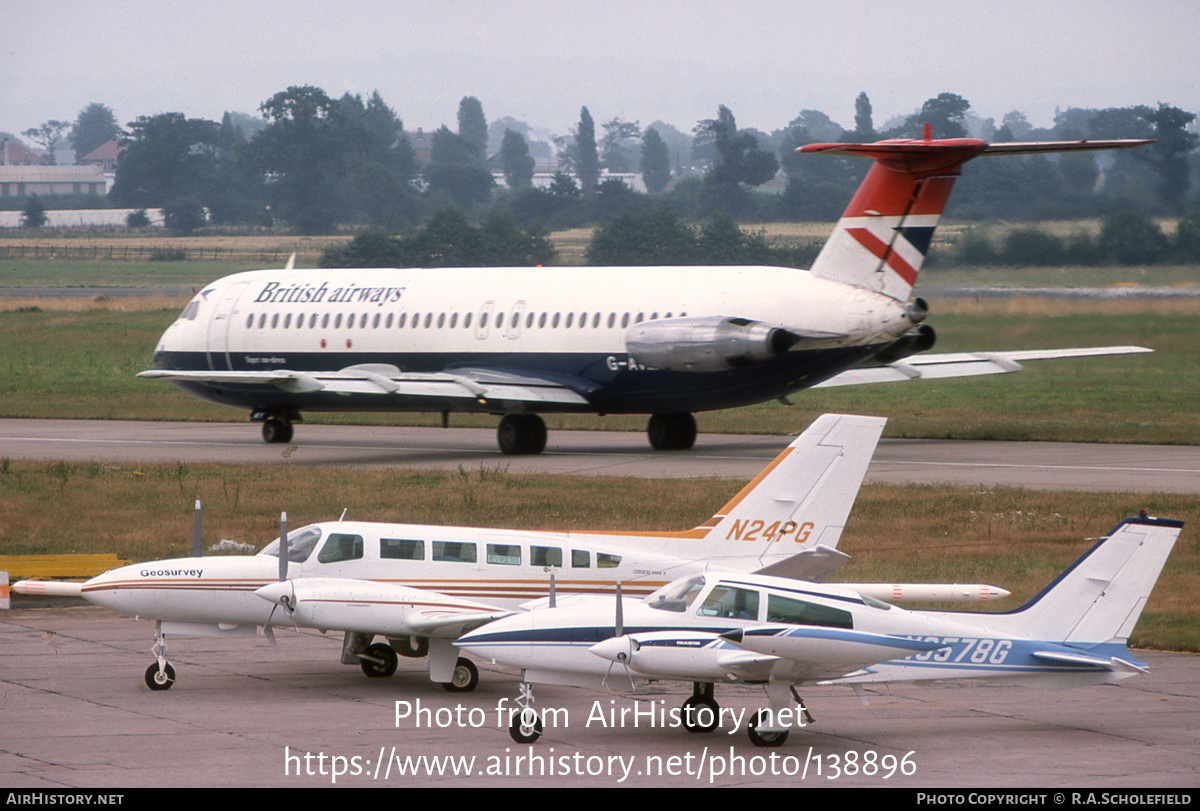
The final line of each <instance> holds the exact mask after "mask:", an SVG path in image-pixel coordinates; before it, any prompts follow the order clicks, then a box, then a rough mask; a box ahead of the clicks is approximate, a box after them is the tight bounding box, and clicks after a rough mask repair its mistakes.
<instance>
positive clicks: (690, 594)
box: [646, 574, 704, 614]
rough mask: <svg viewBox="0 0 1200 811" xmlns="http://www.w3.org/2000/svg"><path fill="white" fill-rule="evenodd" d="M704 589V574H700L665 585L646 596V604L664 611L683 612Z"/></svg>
mask: <svg viewBox="0 0 1200 811" xmlns="http://www.w3.org/2000/svg"><path fill="white" fill-rule="evenodd" d="M703 590H704V575H702V574H698V575H696V576H695V577H689V578H688V579H687V580H682V581H676V582H674V583H669V584H667V585H665V586H663V587H662V588H661V589H659V590H658V591H656V592H654V593H653V594H651V595H650V596H649V597H647V598H646V605H648V606H650V607H651V608H658V609H660V610H662V611H674V612H675V613H677V614H682V613H683V612H684V611H687V610H688V608H689V607H690V606H691V604H692V602H693V601H694V600H695V599H696V597H697V596H698V595H699V594H700V592H701V591H703Z"/></svg>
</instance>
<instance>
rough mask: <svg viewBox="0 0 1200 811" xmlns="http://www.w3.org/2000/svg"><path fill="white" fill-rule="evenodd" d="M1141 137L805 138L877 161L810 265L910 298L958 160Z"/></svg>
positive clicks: (820, 148) (1118, 144)
mask: <svg viewBox="0 0 1200 811" xmlns="http://www.w3.org/2000/svg"><path fill="white" fill-rule="evenodd" d="M1143 143H1147V142H1146V141H1134V140H1128V141H1066V142H1047V143H1007V144H988V143H987V142H985V141H980V140H977V139H973V138H952V139H946V140H937V141H935V140H932V139H930V138H929V136H928V128H927V129H926V137H925V139H924V140H898V141H880V142H878V143H874V144H808V145H806V146H802V147H800V149H799V151H800V152H804V153H810V152H811V153H823V154H834V155H856V156H859V157H864V158H871V159H872V160H874V161H875V163H874V165H873V166H872V167H871V169H870V171H869V172H867V176H866V177H865V178H864V179H863V182H862V185H860V186H859V187H858V191H857V192H856V193H855V195H854V198H853V199H852V200H851V201H850V205H849V206H847V207H846V211H845V213H844V214H842V218H841V219H840V220H838V223H837V225H836V226H835V227H834V229H833V233H832V234H831V235H830V237H829V240H828V241H827V242H826V243H825V246H824V247H823V248H822V249H821V253H820V254H819V255H818V256H817V259H816V261H815V262H814V263H813V266H812V273H813V274H815V275H817V276H820V277H822V278H826V279H831V280H833V281H839V282H844V283H846V284H852V285H855V286H857V287H863V288H866V289H868V290H874V291H876V292H879V293H883V294H885V295H888V296H891V297H892V298H894V299H897V300H900V301H906V300H908V297H909V293H910V291H911V290H912V287H913V285H914V284H916V281H917V274H918V273H919V272H920V270H921V265H922V264H923V263H924V261H925V256H926V254H927V253H928V251H929V245H930V243H931V242H932V241H933V231H934V229H935V228H936V227H937V224H938V220H939V219H941V216H942V211H943V209H945V207H946V200H947V199H948V198H949V196H950V189H951V188H952V187H953V186H954V181H955V179H956V178H957V177H958V175H959V173H960V172H961V170H962V165H963V164H964V163H966V162H967V161H969V160H971V159H972V158H974V157H976V156H977V155H985V154H1008V155H1013V154H1029V153H1034V152H1064V151H1073V150H1079V149H1120V148H1124V147H1130V146H1137V145H1139V144H1143Z"/></svg>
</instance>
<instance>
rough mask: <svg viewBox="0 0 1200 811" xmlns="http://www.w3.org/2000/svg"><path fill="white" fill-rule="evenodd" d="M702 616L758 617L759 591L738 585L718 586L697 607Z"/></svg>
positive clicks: (749, 618)
mask: <svg viewBox="0 0 1200 811" xmlns="http://www.w3.org/2000/svg"><path fill="white" fill-rule="evenodd" d="M696 614H697V615H698V616H701V617H728V618H731V619H739V620H756V619H758V592H757V591H752V590H750V589H742V588H738V587H736V586H717V587H715V588H714V589H713V590H712V591H711V592H709V595H708V597H707V598H706V599H705V600H704V603H703V604H702V605H701V606H700V607H699V608H698V609H696Z"/></svg>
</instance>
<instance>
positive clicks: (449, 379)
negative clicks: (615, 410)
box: [138, 364, 595, 406]
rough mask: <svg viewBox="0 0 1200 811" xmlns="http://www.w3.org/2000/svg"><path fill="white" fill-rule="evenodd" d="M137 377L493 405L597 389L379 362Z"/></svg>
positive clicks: (509, 374) (577, 395)
mask: <svg viewBox="0 0 1200 811" xmlns="http://www.w3.org/2000/svg"><path fill="white" fill-rule="evenodd" d="M138 377H141V378H147V379H159V380H171V381H176V382H186V383H225V384H243V385H271V386H276V387H278V388H280V389H283V390H284V391H287V392H293V393H303V392H316V391H321V392H328V393H330V394H378V395H380V396H387V395H393V396H396V397H407V398H412V399H428V400H431V401H438V402H444V401H446V400H472V401H476V402H479V403H493V404H495V403H506V402H518V403H536V404H549V403H554V404H557V405H579V406H585V405H587V404H588V401H587V398H586V397H585V396H584V395H585V394H586V393H588V392H590V391H592V390H593V389H594V388H595V384H593V383H590V382H588V381H585V380H579V379H575V378H557V377H550V376H542V375H535V374H529V373H527V372H522V371H517V370H509V369H501V368H490V367H486V366H472V367H461V368H451V369H447V370H445V371H442V372H402V371H400V370H399V369H398V368H396V367H395V366H389V365H382V364H378V365H377V364H371V365H364V366H348V367H346V368H345V369H340V370H338V371H329V372H297V371H292V370H290V369H271V370H263V371H233V372H221V371H173V370H169V369H151V370H148V371H144V372H141V373H139V374H138Z"/></svg>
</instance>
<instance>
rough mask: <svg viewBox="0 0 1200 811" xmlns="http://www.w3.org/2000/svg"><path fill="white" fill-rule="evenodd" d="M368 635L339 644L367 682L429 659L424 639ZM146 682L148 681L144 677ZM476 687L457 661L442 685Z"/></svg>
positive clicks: (469, 667)
mask: <svg viewBox="0 0 1200 811" xmlns="http://www.w3.org/2000/svg"><path fill="white" fill-rule="evenodd" d="M372 638H373V635H372V634H356V633H354V632H353V631H347V632H346V637H345V641H344V642H343V643H342V664H345V665H352V664H355V663H357V664H358V666H359V667H360V668H362V672H363V675H365V676H366V677H367V678H370V679H384V678H387V677H388V676H391V675H393V674H394V673H395V672H396V668H397V667H398V666H399V663H400V658H399V657H400V656H404V657H406V658H413V659H420V658H423V657H425V656H428V655H429V640H428V639H427V638H425V637H395V638H389V639H388V641H386V642H375V643H374V644H372V643H371V639H372ZM147 678H148V677H147ZM478 686H479V668H477V667H476V666H475V663H474V662H472V661H471V660H470V659H465V658H463V657H461V656H460V657H458V659H457V661H456V662H455V663H454V671H453V672H452V673H451V675H450V681H448V682H443V683H442V689H444V690H446V692H449V693H469V692H471V691H472V690H474V689H475V688H476V687H478Z"/></svg>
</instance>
